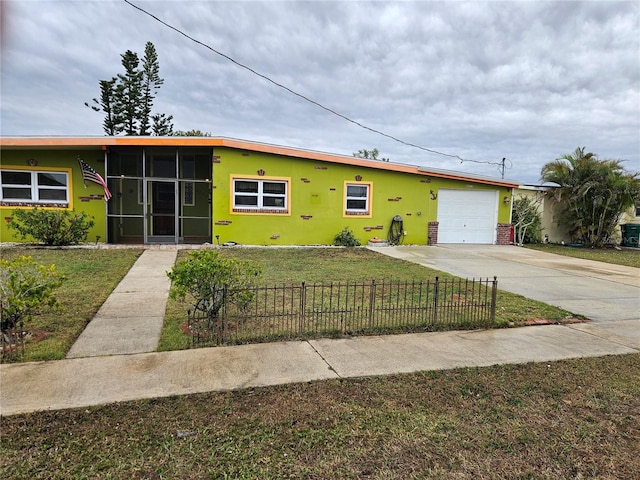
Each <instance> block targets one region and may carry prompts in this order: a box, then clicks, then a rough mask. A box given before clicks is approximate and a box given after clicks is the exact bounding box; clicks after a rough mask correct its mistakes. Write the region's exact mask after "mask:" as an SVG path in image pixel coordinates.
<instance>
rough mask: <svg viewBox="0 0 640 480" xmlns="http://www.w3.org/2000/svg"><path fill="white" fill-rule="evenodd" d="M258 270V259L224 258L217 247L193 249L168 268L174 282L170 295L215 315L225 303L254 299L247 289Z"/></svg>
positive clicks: (258, 272)
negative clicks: (185, 256)
mask: <svg viewBox="0 0 640 480" xmlns="http://www.w3.org/2000/svg"><path fill="white" fill-rule="evenodd" d="M261 273H262V267H261V266H260V264H259V263H257V262H253V261H250V260H238V259H235V258H226V257H223V256H222V255H220V252H218V251H216V250H195V251H193V252H191V253H190V254H189V257H188V258H187V259H186V260H181V261H179V262H178V263H176V265H175V266H174V267H173V269H172V270H171V271H170V272H167V275H168V277H169V278H170V279H171V280H172V282H173V284H172V285H171V290H170V292H169V295H170V296H171V298H172V299H179V300H181V301H185V300H186V301H187V302H188V303H189V305H191V306H192V307H193V308H194V309H195V310H197V311H200V312H203V313H205V314H206V315H207V317H208V318H209V319H214V318H217V317H218V312H219V311H220V309H221V308H222V307H223V305H224V304H225V303H235V304H237V305H239V306H240V307H241V308H243V307H246V306H247V305H248V304H249V302H251V300H253V292H251V291H248V290H247V289H248V288H250V287H252V286H253V285H254V284H255V283H256V281H257V279H258V277H259V276H260V274H261Z"/></svg>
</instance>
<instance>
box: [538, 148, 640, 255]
mask: <svg viewBox="0 0 640 480" xmlns="http://www.w3.org/2000/svg"><path fill="white" fill-rule="evenodd" d="M639 175H640V174H638V173H637V172H636V173H628V172H625V171H624V169H623V167H622V161H621V160H599V159H598V158H597V157H596V155H595V154H593V153H590V152H586V153H585V149H584V147H581V148H580V147H579V148H576V150H575V151H574V152H573V153H572V154H570V155H563V156H562V157H560V158H558V159H556V160H554V161H552V162H549V163H547V164H546V165H545V166H544V167H542V171H541V174H540V176H541V179H542V181H544V182H549V183H555V184H557V185H558V187H557V188H554V189H551V190H550V191H549V192H548V194H547V195H548V196H549V197H550V198H551V200H552V201H553V202H554V203H556V204H557V205H558V207H559V210H558V211H557V214H556V216H555V220H556V223H557V224H558V225H560V226H562V227H564V228H565V229H566V230H567V232H568V233H569V235H570V236H571V238H572V239H573V240H574V241H576V242H579V243H583V244H585V245H588V246H591V247H602V246H603V245H605V244H607V243H609V242H610V241H611V237H612V235H613V233H614V231H615V228H616V226H617V224H618V220H619V219H620V215H621V214H622V213H623V212H624V211H625V210H627V209H628V208H629V207H630V206H631V205H633V204H634V203H638V202H639V201H640V178H639Z"/></svg>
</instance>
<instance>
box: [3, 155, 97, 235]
mask: <svg viewBox="0 0 640 480" xmlns="http://www.w3.org/2000/svg"><path fill="white" fill-rule="evenodd" d="M78 156H80V157H81V158H82V159H83V160H84V161H85V162H86V163H88V164H89V165H91V166H92V167H93V168H94V169H95V170H96V171H97V172H98V173H99V174H100V175H101V176H102V177H103V178H104V177H105V172H104V153H103V152H102V151H101V150H7V149H3V151H2V167H1V169H2V170H20V171H63V172H68V174H69V177H68V178H69V186H68V188H69V204H68V205H67V206H66V207H60V206H51V205H43V208H56V209H59V208H67V209H69V210H74V209H75V210H76V211H85V212H87V213H88V214H89V215H91V216H92V217H94V220H95V226H94V227H93V228H92V229H91V230H90V231H89V236H88V237H87V241H88V242H95V241H96V238H97V237H100V240H99V241H100V242H105V241H106V238H107V234H106V222H105V218H106V204H105V201H104V199H103V194H104V190H103V189H102V187H101V186H100V185H98V184H96V183H93V182H86V185H87V188H85V186H84V182H83V180H82V173H81V171H80V166H79V164H78V160H77V157H78ZM34 206H38V207H40V206H41V205H39V204H37V203H30V202H24V203H22V204H20V205H14V204H11V203H9V202H3V203H2V205H0V220H1V221H0V241H2V242H15V241H19V238H16V237H14V236H13V234H14V233H15V231H13V230H9V229H8V228H7V222H8V221H9V219H10V218H11V212H12V211H13V210H15V209H16V208H33V207H34Z"/></svg>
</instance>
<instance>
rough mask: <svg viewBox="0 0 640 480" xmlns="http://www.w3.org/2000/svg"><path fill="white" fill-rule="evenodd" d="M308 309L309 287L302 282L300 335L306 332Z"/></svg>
mask: <svg viewBox="0 0 640 480" xmlns="http://www.w3.org/2000/svg"><path fill="white" fill-rule="evenodd" d="M306 309H307V287H306V283H305V282H302V284H301V286H300V322H299V325H298V328H299V331H298V335H302V333H303V332H304V321H305V318H304V317H305V310H306Z"/></svg>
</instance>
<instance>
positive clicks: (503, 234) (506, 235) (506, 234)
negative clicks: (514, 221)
mask: <svg viewBox="0 0 640 480" xmlns="http://www.w3.org/2000/svg"><path fill="white" fill-rule="evenodd" d="M510 243H511V224H510V223H499V224H498V235H497V239H496V245H509V244H510Z"/></svg>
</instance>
